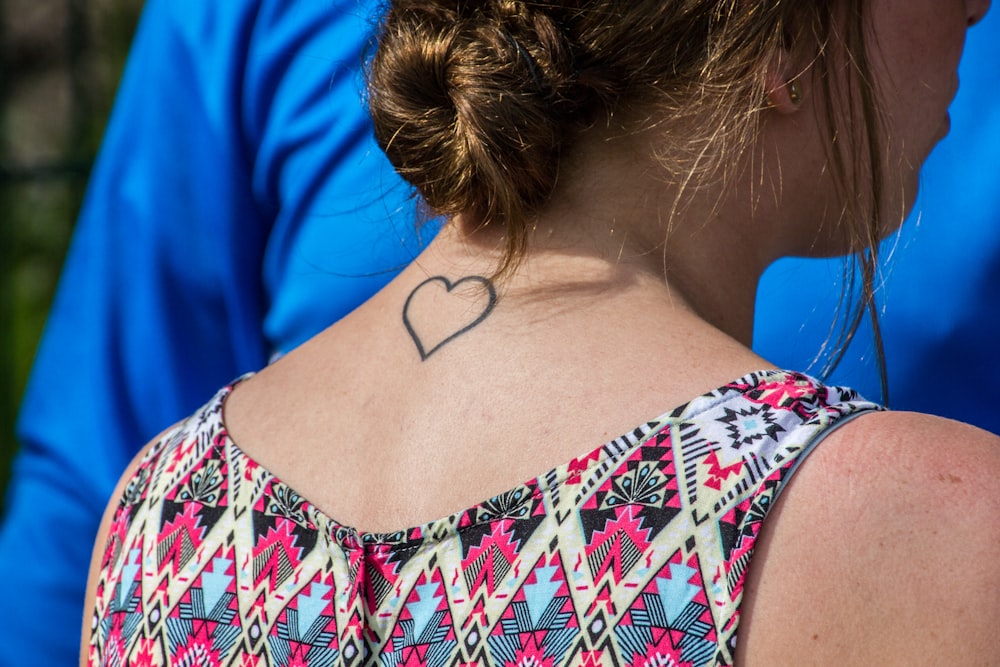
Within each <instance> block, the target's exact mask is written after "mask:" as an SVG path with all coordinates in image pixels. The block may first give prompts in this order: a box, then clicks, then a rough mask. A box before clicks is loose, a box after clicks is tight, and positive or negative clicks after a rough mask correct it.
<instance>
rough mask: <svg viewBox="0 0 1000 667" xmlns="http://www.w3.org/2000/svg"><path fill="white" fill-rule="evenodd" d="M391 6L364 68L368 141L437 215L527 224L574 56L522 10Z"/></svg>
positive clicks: (551, 150) (551, 180) (561, 134)
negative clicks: (373, 140) (372, 137)
mask: <svg viewBox="0 0 1000 667" xmlns="http://www.w3.org/2000/svg"><path fill="white" fill-rule="evenodd" d="M444 5H445V3H443V2H433V0H404V1H402V2H394V3H393V6H392V8H391V9H390V10H389V12H388V13H387V15H386V17H385V20H384V23H383V27H382V33H381V37H380V41H379V46H378V50H377V52H376V53H375V56H374V57H373V59H372V61H371V64H370V71H369V105H370V108H371V113H372V118H373V120H374V124H375V134H376V137H377V139H378V141H379V143H380V145H381V146H382V148H383V150H385V152H386V155H388V157H389V159H390V161H391V162H392V164H393V165H394V166H395V167H396V169H397V171H398V172H399V173H400V174H401V175H402V176H403V177H404V178H406V179H407V180H408V181H409V182H410V183H411V184H412V185H413V186H414V187H416V188H417V190H418V191H419V192H420V194H421V195H422V196H423V198H424V200H425V201H426V202H427V204H428V205H429V206H430V208H431V209H432V210H433V211H434V212H435V213H438V214H445V215H450V214H455V213H459V212H464V213H470V212H471V213H473V214H474V215H476V216H478V217H479V218H480V219H481V220H482V222H484V223H488V222H492V221H494V220H498V221H500V222H508V221H511V220H520V219H523V218H524V217H526V216H528V215H530V214H531V213H532V212H533V211H534V210H535V209H537V207H538V206H540V205H541V204H542V203H544V201H545V200H546V199H547V198H548V196H549V195H550V193H551V192H552V189H553V187H554V185H555V182H556V174H557V173H558V158H559V154H560V151H561V150H562V148H563V141H564V139H565V135H566V126H567V123H566V118H567V115H571V114H573V113H574V111H575V109H576V105H575V104H573V103H572V102H571V98H572V95H570V94H569V91H570V90H571V89H572V85H573V68H572V56H571V49H570V48H569V46H568V45H567V44H566V43H565V39H564V37H563V35H562V34H561V31H560V30H559V29H558V27H557V25H556V24H555V22H554V21H553V20H552V19H551V18H550V17H548V16H546V15H545V14H544V13H541V12H537V11H529V10H528V9H527V8H526V5H525V3H524V2H520V1H516V0H500V1H494V2H489V1H487V2H466V3H453V2H451V3H447V6H444Z"/></svg>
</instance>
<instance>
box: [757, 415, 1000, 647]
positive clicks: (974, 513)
mask: <svg viewBox="0 0 1000 667" xmlns="http://www.w3.org/2000/svg"><path fill="white" fill-rule="evenodd" d="M998 535H1000V438H997V437H996V436H994V435H992V434H990V433H987V432H985V431H982V430H980V429H977V428H975V427H972V426H968V425H966V424H961V423H958V422H954V421H949V420H946V419H941V418H938V417H932V416H928V415H922V414H915V413H903V412H898V413H897V412H886V413H878V414H870V415H866V416H863V417H860V418H858V419H855V420H854V421H852V422H850V423H848V424H846V425H844V426H843V427H841V428H840V429H838V430H837V431H835V432H834V433H832V434H831V435H830V436H829V437H828V438H827V441H826V442H824V443H823V444H822V445H821V446H820V447H819V448H817V450H816V451H815V452H814V453H813V454H812V455H811V456H810V457H809V459H808V460H807V461H806V462H805V463H804V464H803V465H802V466H801V469H800V470H799V471H798V473H796V476H795V477H794V478H793V479H792V480H791V481H790V482H789V484H788V487H787V489H786V491H785V492H784V493H783V494H782V496H781V499H780V501H779V502H778V504H777V506H776V507H775V508H774V510H773V511H772V513H771V514H770V515H769V516H768V519H767V521H766V522H765V525H764V528H763V530H762V533H761V539H760V541H759V542H758V546H757V550H756V554H755V556H754V560H753V563H752V565H751V569H750V572H749V575H748V578H747V586H746V593H745V597H744V604H743V614H742V619H743V625H742V626H741V628H740V634H739V650H738V656H739V657H740V658H741V659H740V660H739V664H741V665H750V666H752V665H775V664H810V665H812V664H815V665H825V664H830V665H870V664H928V665H930V664H935V665H936V664H991V661H993V660H995V659H996V656H997V655H1000V634H998V633H996V631H995V628H996V626H997V625H998V624H1000V568H997V567H996V562H995V561H996V559H995V554H996V551H997V548H998V547H1000V537H998Z"/></svg>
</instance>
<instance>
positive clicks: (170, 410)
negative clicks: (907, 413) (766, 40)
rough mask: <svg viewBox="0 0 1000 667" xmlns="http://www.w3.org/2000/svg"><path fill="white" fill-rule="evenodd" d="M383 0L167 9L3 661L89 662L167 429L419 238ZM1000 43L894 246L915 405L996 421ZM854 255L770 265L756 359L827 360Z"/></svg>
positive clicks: (15, 547) (96, 175) (18, 500)
mask: <svg viewBox="0 0 1000 667" xmlns="http://www.w3.org/2000/svg"><path fill="white" fill-rule="evenodd" d="M374 4H375V3H374V1H373V0H323V1H321V0H257V1H254V0H226V1H225V2H211V1H209V2H206V1H204V0H147V2H146V6H145V10H144V14H143V18H142V21H141V23H140V26H139V30H138V33H137V36H136V39H135V43H134V45H133V49H132V52H131V55H130V58H129V63H128V66H127V69H126V72H125V76H124V79H123V81H122V84H121V88H120V90H119V94H118V99H117V101H116V105H115V110H114V113H113V115H112V118H111V121H110V123H109V125H108V129H107V133H106V136H105V140H104V145H103V147H102V150H101V155H100V157H99V160H98V163H97V165H96V166H95V169H94V172H93V176H92V179H91V183H90V186H89V189H88V194H87V198H86V201H85V204H84V209H83V212H82V213H81V216H80V219H79V222H78V226H77V229H76V232H75V237H74V241H73V244H72V247H71V250H70V254H69V257H68V259H67V263H66V266H65V268H64V273H63V277H62V281H61V285H60V288H59V292H58V295H57V298H56V302H55V305H54V307H53V310H52V314H51V315H50V318H49V322H48V325H47V329H46V333H45V337H44V340H43V342H42V345H41V347H40V349H39V352H38V357H37V360H36V363H35V367H34V370H33V373H32V377H31V381H30V384H29V387H28V391H27V394H26V396H25V399H24V404H23V407H22V412H21V417H20V422H19V438H20V441H21V443H22V445H23V448H22V451H21V453H20V454H19V456H18V458H17V460H16V462H15V471H14V479H13V483H12V485H11V488H10V490H9V495H8V500H7V502H8V510H7V511H8V514H7V516H6V518H5V522H4V523H3V525H2V528H0V567H3V568H4V571H5V572H8V573H12V572H16V576H8V577H7V579H6V581H5V584H4V597H5V600H7V601H8V602H7V609H8V611H9V612H10V613H8V614H5V618H4V622H3V623H0V666H6V665H22V664H32V665H65V664H73V662H74V661H75V660H76V657H75V656H76V652H77V647H78V642H77V634H76V629H77V628H78V627H79V623H80V619H81V616H82V601H83V597H84V588H85V581H86V573H87V566H88V563H89V559H90V553H91V546H92V543H93V539H94V533H95V532H96V529H97V525H98V523H99V520H100V517H101V513H102V511H103V508H104V506H105V504H106V502H107V499H108V496H109V495H110V493H111V491H112V488H113V487H114V484H115V482H116V481H117V478H118V476H119V474H120V473H121V471H122V469H123V468H124V467H125V465H126V464H127V462H128V461H129V460H130V459H131V457H132V456H133V455H134V454H135V452H136V451H137V450H138V449H139V448H140V447H141V446H142V445H143V444H144V443H145V442H147V441H148V440H150V439H151V438H152V437H153V436H154V435H156V433H158V432H159V431H160V430H162V429H163V428H164V427H166V426H168V425H169V424H171V423H173V422H174V421H176V420H178V419H179V418H181V417H182V416H184V415H186V414H188V413H190V412H192V411H193V410H194V409H195V408H196V407H197V406H198V405H200V404H201V403H203V402H204V401H205V400H206V399H207V397H209V396H211V395H212V393H213V392H214V391H215V390H216V389H217V388H218V387H219V386H221V385H222V384H224V383H225V382H227V381H229V380H231V379H232V378H234V377H236V376H238V375H240V374H242V373H243V372H245V371H248V370H253V369H257V368H260V367H261V366H263V365H264V364H265V363H266V362H267V360H268V359H269V358H270V357H272V356H273V355H274V354H276V353H280V352H282V351H287V350H288V349H290V348H292V347H294V346H295V345H297V344H298V343H300V342H302V341H303V340H305V339H306V338H308V337H310V336H311V335H313V334H314V333H316V332H317V331H319V330H321V329H322V328H324V327H325V326H327V325H329V324H330V323H331V322H333V321H335V320H336V319H338V318H339V317H341V316H343V315H344V314H346V313H347V312H349V311H350V310H351V309H353V308H354V307H355V306H356V305H358V304H359V303H361V302H362V301H363V300H364V299H365V298H367V297H368V296H369V295H370V294H372V293H373V292H374V291H376V290H377V289H378V288H379V287H381V286H382V285H383V284H384V283H386V282H388V280H389V279H390V278H392V277H393V276H394V275H395V273H396V270H397V269H398V268H400V267H401V266H402V265H404V264H405V263H407V262H408V261H409V260H410V259H411V258H412V257H413V256H414V255H415V254H416V253H417V252H418V251H419V248H420V246H421V242H420V241H421V240H418V239H417V238H415V234H414V232H413V222H414V213H413V205H412V201H411V199H410V197H409V190H408V189H407V188H406V187H405V186H404V185H403V184H402V183H401V181H400V180H399V179H398V177H396V176H395V174H394V173H393V172H392V170H391V168H390V167H389V165H388V163H387V162H386V160H385V159H384V158H383V157H382V156H381V153H380V152H379V150H378V148H377V147H376V146H375V145H374V143H373V140H372V138H371V131H370V126H369V122H368V119H367V116H366V114H365V112H364V110H363V109H362V107H361V105H359V104H358V102H357V98H358V91H359V89H360V76H359V67H358V65H359V63H360V61H361V54H362V51H363V49H364V48H365V47H366V46H367V43H368V40H369V35H370V25H369V20H370V19H369V12H371V11H372V10H373V7H374ZM998 37H1000V16H997V13H994V14H992V15H990V16H989V17H987V19H986V21H985V22H984V23H983V25H982V26H980V27H977V28H976V29H975V30H973V31H972V32H971V33H970V40H969V49H968V50H969V54H968V56H969V57H967V58H966V61H965V63H964V65H963V68H962V72H961V74H962V82H963V86H962V92H961V93H960V95H959V98H958V99H957V100H956V104H955V107H954V110H953V114H952V115H953V119H954V126H955V129H954V131H953V133H952V137H951V138H950V139H949V140H947V141H946V142H945V144H944V145H942V146H941V148H940V149H939V150H938V151H937V152H936V153H935V154H934V156H933V157H932V159H931V161H930V163H929V165H928V168H927V171H926V177H925V179H924V180H925V183H924V185H925V188H924V194H923V195H922V198H921V201H920V204H919V209H920V210H922V212H923V218H924V219H923V221H922V223H921V225H920V226H919V228H917V226H916V225H915V224H914V223H913V221H911V222H910V223H908V225H907V226H906V227H905V228H904V230H903V232H902V233H901V236H900V240H899V241H898V243H897V245H898V247H899V250H898V252H897V253H896V257H895V259H894V260H893V262H892V264H891V273H892V280H891V282H890V284H889V287H888V288H887V289H886V291H885V294H884V299H883V300H884V301H885V302H886V304H887V312H886V315H885V317H884V320H883V322H884V327H885V333H886V337H887V339H888V340H887V347H888V348H889V350H890V355H889V370H890V379H891V387H892V390H893V402H894V405H895V406H896V407H912V408H916V409H922V410H926V411H928V412H933V413H937V414H943V415H949V416H956V417H959V418H963V419H966V420H968V421H973V422H977V423H979V424H981V425H984V426H986V427H988V428H991V429H992V430H994V431H997V432H1000V411H997V410H996V409H995V407H994V406H993V405H991V404H990V401H991V399H992V397H991V396H990V395H989V394H988V393H987V392H984V391H982V388H983V387H984V386H986V385H987V384H988V383H989V382H990V380H991V379H992V374H993V372H994V370H995V368H996V366H997V362H996V361H995V359H996V358H997V357H996V354H995V352H994V350H993V348H994V345H993V341H994V340H995V339H996V338H997V331H998V329H997V323H996V322H995V318H997V317H1000V314H998V313H997V312H996V311H997V309H996V308H995V307H991V306H990V305H989V304H991V303H995V302H996V299H997V297H996V296H995V294H996V293H997V291H998V290H1000V268H998V267H1000V224H998V223H1000V220H998V217H1000V200H998V195H997V191H998V190H1000V188H996V185H995V184H996V181H997V177H996V167H995V166H990V165H996V164H997V163H998V158H1000V96H998V95H997V94H996V93H995V92H994V91H997V90H1000V86H998V83H1000V81H998V77H1000V71H998V70H996V68H995V67H993V66H992V64H993V63H995V62H996V60H995V55H994V54H992V53H989V51H990V50H991V47H992V45H993V43H995V42H996V40H997V38H998ZM991 38H992V41H991ZM422 240H423V241H426V240H429V239H426V238H425V239H422ZM840 267H841V263H840V261H839V260H836V261H829V262H821V261H808V262H806V261H800V260H789V261H785V262H781V263H779V264H778V265H776V266H775V267H774V268H773V269H772V270H771V271H769V272H768V274H767V276H765V280H764V281H763V284H762V288H761V299H760V303H759V304H758V314H759V317H758V322H759V325H758V328H757V330H756V332H755V338H756V341H755V344H756V347H757V349H758V351H759V352H761V353H762V354H763V355H764V356H765V357H767V358H769V359H770V360H771V361H773V362H775V363H776V364H777V365H778V366H780V367H788V368H802V369H804V368H806V366H807V365H808V362H809V360H810V359H812V357H813V356H814V354H815V352H816V350H817V349H818V348H819V346H820V345H821V344H822V342H823V340H824V339H825V338H826V336H827V333H828V328H829V317H828V315H827V314H828V313H832V312H833V311H834V309H835V308H836V303H837V301H836V300H837V297H838V296H839V288H838V286H837V284H836V281H837V279H838V277H839V274H840ZM869 348H870V340H869V339H868V338H867V337H866V335H865V331H864V329H862V332H861V335H860V336H859V339H858V341H857V343H856V344H855V345H854V347H853V348H852V350H851V352H850V353H849V354H848V358H847V361H846V362H845V364H844V365H843V366H842V367H841V369H840V370H839V371H838V372H837V373H836V374H835V375H834V376H833V380H834V381H836V382H838V383H846V384H853V385H855V386H857V387H859V388H861V390H862V392H863V393H865V394H866V395H869V396H872V397H877V395H878V383H877V375H876V373H875V370H874V368H875V367H874V364H873V363H872V362H871V354H870V349H869ZM859 356H860V357H863V359H862V360H861V361H855V360H856V359H857V358H858V357H859ZM991 360H993V363H992V364H991V363H990V361H991Z"/></svg>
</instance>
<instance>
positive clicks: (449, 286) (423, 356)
mask: <svg viewBox="0 0 1000 667" xmlns="http://www.w3.org/2000/svg"><path fill="white" fill-rule="evenodd" d="M469 281H472V282H476V283H480V284H481V285H483V286H484V287H485V288H486V293H487V295H488V296H489V302H488V303H487V304H486V308H484V309H483V312H482V313H481V314H480V315H479V316H478V317H477V318H476V319H474V320H473V321H472V322H470V323H469V324H466V325H465V326H464V327H462V328H461V329H459V330H458V331H456V332H455V333H453V334H451V335H450V336H448V337H447V338H445V339H444V340H442V341H441V342H440V343H438V344H437V345H435V346H434V347H432V348H431V349H430V350H426V351H425V350H424V344H423V341H421V340H420V336H418V335H417V332H416V330H414V328H413V325H412V324H411V323H410V317H409V315H408V312H409V310H410V302H411V301H413V295H415V294H416V293H417V292H419V291H420V290H421V288H423V287H424V286H425V285H427V284H429V283H432V282H441V283H444V286H445V289H446V290H447V291H448V292H449V293H450V292H452V291H453V290H454V289H455V288H456V287H458V286H459V285H461V284H462V283H466V282H469ZM496 305H497V291H496V288H494V287H493V283H492V282H490V280H489V279H488V278H484V277H483V276H466V277H464V278H461V279H459V280H456V281H455V282H454V283H453V282H451V281H450V280H448V279H447V278H445V277H444V276H433V277H431V278H428V279H427V280H425V281H424V282H422V283H420V284H419V285H417V286H416V287H414V288H413V291H412V292H410V296H408V297H406V303H405V304H403V325H404V326H405V327H406V331H407V332H408V333H409V334H410V338H412V339H413V342H414V344H415V345H416V346H417V352H419V353H420V361H427V358H428V357H430V356H431V355H432V354H434V353H435V352H437V351H438V350H439V349H441V347H442V346H444V344H445V343H450V342H451V341H453V340H455V339H456V338H458V337H459V336H461V335H462V334H464V333H465V332H467V331H469V330H470V329H472V328H473V327H475V326H477V325H478V324H479V323H480V322H482V321H483V320H485V319H486V318H487V316H488V315H489V314H490V313H491V312H493V308H494V306H496Z"/></svg>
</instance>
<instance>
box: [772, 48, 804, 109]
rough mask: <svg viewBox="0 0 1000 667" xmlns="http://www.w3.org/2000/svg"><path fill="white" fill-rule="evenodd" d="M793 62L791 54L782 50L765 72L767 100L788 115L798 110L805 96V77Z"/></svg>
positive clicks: (773, 107) (773, 106) (774, 107)
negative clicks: (793, 65)
mask: <svg viewBox="0 0 1000 667" xmlns="http://www.w3.org/2000/svg"><path fill="white" fill-rule="evenodd" d="M791 62H792V58H791V54H790V53H788V52H787V51H785V50H782V51H781V52H779V53H778V54H777V55H776V56H775V58H774V60H772V61H771V64H770V65H769V66H768V67H767V69H766V70H765V72H764V85H765V87H766V90H767V101H768V102H769V103H770V105H771V108H772V109H774V110H775V111H777V112H778V113H781V114H786V115H787V114H793V113H795V112H796V111H798V110H799V107H801V106H802V100H803V99H804V97H805V88H804V86H805V77H803V76H802V71H801V70H794V69H793V68H792V67H791Z"/></svg>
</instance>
